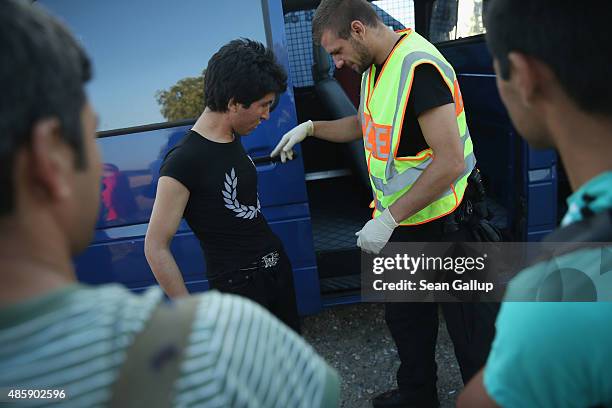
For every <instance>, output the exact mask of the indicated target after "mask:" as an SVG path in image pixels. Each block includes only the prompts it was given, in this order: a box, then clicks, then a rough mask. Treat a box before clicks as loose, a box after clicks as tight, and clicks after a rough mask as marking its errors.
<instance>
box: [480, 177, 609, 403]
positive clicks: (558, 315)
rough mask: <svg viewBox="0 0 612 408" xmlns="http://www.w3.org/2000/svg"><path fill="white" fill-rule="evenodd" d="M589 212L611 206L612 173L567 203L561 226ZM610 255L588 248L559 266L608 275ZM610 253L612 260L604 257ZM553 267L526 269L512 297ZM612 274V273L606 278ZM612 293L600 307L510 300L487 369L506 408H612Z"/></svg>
mask: <svg viewBox="0 0 612 408" xmlns="http://www.w3.org/2000/svg"><path fill="white" fill-rule="evenodd" d="M585 195H586V196H587V197H586V199H585ZM585 207H588V208H589V209H590V210H591V211H593V212H600V211H604V210H607V209H611V208H612V172H606V173H602V174H600V175H599V176H597V177H595V178H594V179H592V180H590V181H589V182H587V183H586V184H585V185H583V186H582V187H581V188H580V189H578V190H577V191H576V192H575V193H574V194H572V195H571V196H570V197H569V198H568V212H567V214H566V215H565V217H564V219H563V222H562V225H568V224H571V223H573V222H577V221H579V220H581V219H582V209H583V208H585ZM602 251H603V252H602ZM611 251H612V247H607V248H604V249H603V250H602V249H584V250H580V251H576V252H573V253H570V254H567V255H565V256H563V257H560V258H559V259H557V260H556V262H557V263H558V264H559V265H560V266H561V265H564V266H568V265H580V269H581V270H582V271H585V272H587V274H589V275H592V276H596V275H602V271H604V269H605V271H604V272H607V270H608V269H609V268H610V266H611V265H610V263H611V262H612V252H611ZM605 252H607V253H608V254H610V257H609V258H607V257H604V256H602V253H605ZM604 258H607V260H606V259H604ZM549 266H550V262H544V263H542V264H537V265H535V266H533V267H531V268H528V269H525V270H524V271H522V272H521V273H520V274H519V275H517V277H516V278H515V279H513V281H512V282H511V284H510V285H509V287H508V292H507V294H506V300H510V299H517V298H520V297H521V296H522V295H524V293H525V287H526V285H528V284H532V283H533V282H534V280H535V279H537V276H541V275H543V274H544V272H543V271H542V270H543V269H544V268H547V267H549ZM607 275H612V273H610V274H606V275H602V276H607ZM608 295H611V294H608ZM611 296H612V295H611ZM611 296H607V297H606V296H603V297H600V298H603V299H606V300H607V301H604V302H597V303H588V302H583V303H570V302H563V303H552V302H539V303H538V302H505V303H504V304H503V305H502V307H501V310H500V312H499V316H498V317H497V322H496V328H497V335H496V337H495V340H494V342H493V346H492V348H491V353H490V355H489V359H488V361H487V365H486V368H485V372H484V385H485V388H486V390H487V393H488V394H489V395H490V396H491V398H493V400H495V402H496V403H497V404H498V405H500V406H502V407H590V406H596V405H603V406H610V407H612V302H611V300H612V297H611Z"/></svg>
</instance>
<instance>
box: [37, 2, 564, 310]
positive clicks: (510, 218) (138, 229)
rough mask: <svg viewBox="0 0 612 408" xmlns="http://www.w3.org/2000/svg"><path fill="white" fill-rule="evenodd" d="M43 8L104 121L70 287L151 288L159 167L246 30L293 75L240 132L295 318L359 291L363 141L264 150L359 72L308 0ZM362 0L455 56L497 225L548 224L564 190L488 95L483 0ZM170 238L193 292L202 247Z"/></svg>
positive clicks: (490, 77) (349, 91)
mask: <svg viewBox="0 0 612 408" xmlns="http://www.w3.org/2000/svg"><path fill="white" fill-rule="evenodd" d="M38 3H39V4H41V5H42V6H43V7H45V8H47V9H48V10H50V11H51V12H52V13H54V14H56V15H58V16H59V17H60V18H61V19H63V20H64V21H65V23H66V24H67V25H68V26H69V27H70V28H71V29H72V30H73V32H74V33H75V34H76V35H77V38H79V40H80V41H81V42H82V43H83V45H84V47H85V48H86V49H87V51H88V53H89V54H90V56H91V57H92V59H93V62H94V79H93V81H92V82H91V83H90V84H89V85H88V93H89V97H90V99H91V100H92V102H93V105H94V106H95V108H96V109H97V111H98V113H99V116H100V126H99V133H98V144H99V147H100V150H101V152H102V156H103V160H104V163H105V164H104V169H103V177H102V191H101V211H100V216H99V220H98V223H97V228H96V231H95V237H94V240H93V242H92V244H91V245H90V247H89V248H88V249H87V250H86V251H85V252H84V253H83V254H82V255H81V256H80V257H78V259H76V260H75V263H76V267H77V275H78V277H79V279H80V280H81V281H83V282H87V283H91V284H99V283H108V282H119V283H121V284H123V285H125V286H126V287H128V288H130V289H131V290H133V291H136V292H137V291H142V290H144V289H145V288H147V287H148V286H151V285H154V284H156V281H155V278H154V276H153V274H152V273H151V270H150V269H149V266H148V264H147V261H146V259H145V256H144V250H143V246H144V236H145V233H146V230H147V225H148V220H149V217H150V215H151V209H152V206H153V201H154V198H155V191H156V185H157V179H158V177H159V175H158V173H159V168H160V164H161V161H162V159H163V158H164V156H165V154H166V152H167V151H168V150H169V149H170V148H172V147H173V146H174V145H175V144H176V143H177V142H178V141H179V140H180V139H181V138H182V137H183V136H184V135H185V133H186V132H187V131H188V130H189V129H190V127H191V125H192V124H193V123H194V122H195V118H196V117H197V116H198V114H199V113H200V112H201V110H202V109H203V105H202V95H203V88H202V85H203V81H202V75H203V70H204V68H205V67H206V64H207V61H208V59H209V58H210V57H211V55H212V54H213V53H214V52H215V51H216V50H217V49H218V48H219V47H220V46H221V45H223V44H225V43H226V42H228V41H230V40H232V39H234V38H237V37H248V38H252V39H255V40H259V41H261V42H263V43H264V44H267V45H268V46H270V47H273V49H274V51H275V53H276V56H277V58H278V59H279V61H280V63H281V64H282V65H283V66H284V67H285V69H286V70H287V71H288V72H289V73H290V80H289V87H288V90H287V92H285V93H284V94H283V95H281V96H280V98H279V100H278V101H277V106H276V107H275V109H274V111H273V112H272V113H271V117H270V119H269V120H268V121H266V122H264V123H262V124H261V125H260V126H259V127H258V128H257V129H256V130H255V131H254V132H253V133H252V134H251V135H249V136H248V137H244V138H243V139H242V140H243V143H244V146H245V149H246V151H247V152H248V154H249V155H250V156H251V158H252V159H253V160H254V162H255V163H256V166H257V170H258V178H259V193H260V198H261V205H262V209H263V213H264V215H265V217H266V219H267V220H268V222H269V223H270V225H271V227H272V229H273V230H274V231H275V233H276V234H277V235H278V236H279V237H280V238H281V239H282V240H283V243H284V245H285V248H286V250H287V253H288V255H289V257H290V259H291V262H292V265H293V271H294V277H295V285H296V293H297V298H298V308H299V312H300V313H301V314H311V313H316V312H318V311H319V310H320V309H321V308H322V307H323V306H329V305H334V304H341V303H347V302H355V301H358V300H359V289H360V277H359V271H360V265H359V262H360V257H359V251H358V248H357V247H356V245H355V236H354V233H355V231H357V230H359V229H360V228H361V227H362V226H363V224H364V223H365V222H366V221H367V220H368V219H369V217H370V216H371V210H370V208H369V203H370V201H371V192H370V191H369V183H368V182H367V170H366V169H365V161H364V159H363V147H362V146H361V142H359V141H357V142H354V143H351V144H348V145H335V144H332V143H328V142H324V141H321V140H318V139H314V138H310V139H313V140H306V141H305V142H304V143H303V144H302V146H301V147H298V155H299V156H298V159H297V160H293V161H291V162H289V163H286V164H280V163H278V162H274V161H271V160H270V159H269V153H270V151H271V150H272V149H273V147H274V146H275V145H276V143H277V142H278V140H279V139H280V138H281V137H282V135H283V134H284V133H285V132H287V131H288V130H290V129H291V128H292V127H293V126H295V125H296V124H297V123H300V122H301V121H303V120H307V119H313V120H317V119H334V118H340V117H343V116H347V115H351V114H354V113H355V112H356V104H357V103H358V92H359V80H360V78H359V76H357V75H356V74H354V73H352V72H350V71H345V70H339V71H336V70H335V69H334V67H333V65H332V64H331V63H330V62H331V61H330V58H329V56H328V55H327V54H326V53H325V51H324V50H322V48H320V47H315V46H313V44H312V37H311V20H312V16H313V14H314V9H315V8H316V5H317V4H318V3H319V2H318V1H317V0H284V1H282V2H281V0H233V1H227V2H218V1H201V0H181V1H180V2H176V1H172V0H146V1H145V0H124V1H118V0H111V1H108V0H91V1H88V2H83V1H80V0H38ZM372 4H373V6H374V8H375V9H376V11H377V12H378V13H379V15H380V16H381V17H382V18H383V20H384V21H385V23H386V24H387V25H389V26H390V27H392V28H394V29H403V28H406V27H415V28H416V30H417V31H419V32H420V33H422V34H425V35H426V36H428V37H429V38H430V39H431V40H432V42H434V43H438V46H439V48H440V49H441V51H442V52H443V53H444V54H445V55H446V56H447V58H448V59H449V61H450V62H451V63H452V64H453V65H454V67H455V69H456V71H457V74H458V76H459V81H460V82H461V87H462V91H463V99H464V103H465V107H466V111H467V115H468V123H469V126H470V130H471V134H472V138H473V140H474V144H475V152H476V157H477V159H478V163H479V167H480V169H481V170H482V173H483V174H484V178H485V182H486V184H487V186H488V190H489V196H490V197H489V198H490V202H489V206H490V207H491V208H492V209H493V212H494V214H495V217H494V222H495V223H496V224H497V225H498V226H499V227H501V228H503V229H504V230H505V231H506V232H507V234H508V236H511V237H513V238H514V239H517V240H538V239H539V238H541V237H542V236H543V235H545V234H547V233H548V232H550V231H551V230H552V229H553V228H554V227H555V225H556V224H557V221H558V220H557V201H558V196H559V197H561V198H562V197H563V192H562V193H561V194H559V193H558V190H559V189H561V190H563V191H565V190H564V189H566V185H567V182H566V181H565V180H564V178H563V177H562V176H561V177H560V176H559V174H558V173H560V171H559V170H558V163H557V158H556V156H555V154H554V153H553V152H534V151H532V150H531V149H529V148H528V147H527V145H526V144H525V143H524V142H523V141H522V140H521V139H520V138H519V137H518V135H517V134H516V131H515V130H514V129H513V127H512V125H511V124H510V121H509V119H508V116H507V113H506V111H505V109H504V107H503V106H502V104H501V102H500V100H499V96H498V94H497V90H496V88H495V76H494V74H493V69H492V63H491V58H490V56H489V54H488V52H487V49H486V46H485V43H484V37H483V35H482V33H483V32H484V28H483V25H482V13H483V11H484V8H485V6H486V0H485V1H484V3H483V0H379V1H373V2H372ZM203 177H205V175H203ZM559 180H562V181H561V182H560V181H559ZM562 186H565V187H562ZM171 248H172V252H173V254H174V255H175V258H176V260H177V263H178V265H179V267H180V269H181V271H182V273H183V275H184V279H185V283H186V285H187V287H188V289H189V290H190V291H191V292H197V291H203V290H206V289H207V288H208V284H207V280H206V271H205V264H204V260H203V255H202V252H201V249H200V246H199V243H198V241H197V239H196V238H195V236H194V235H193V233H192V232H191V231H190V229H189V227H188V226H187V225H186V224H185V223H184V222H182V223H181V225H180V227H179V230H178V232H177V235H176V237H175V238H174V240H173V242H172V246H171Z"/></svg>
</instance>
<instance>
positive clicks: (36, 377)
mask: <svg viewBox="0 0 612 408" xmlns="http://www.w3.org/2000/svg"><path fill="white" fill-rule="evenodd" d="M89 76H90V66H89V62H88V59H87V56H86V55H85V53H84V52H83V50H82V49H81V48H80V47H79V46H78V45H77V43H76V42H75V40H74V39H73V38H72V36H71V35H70V34H69V32H68V31H67V30H66V29H65V28H64V27H63V26H61V25H60V24H59V23H57V22H56V21H55V20H54V19H52V18H51V17H49V16H48V15H47V14H46V13H44V12H43V11H42V10H40V9H39V8H38V7H37V6H36V5H31V4H30V2H25V1H22V2H20V1H17V0H3V1H2V2H0V89H2V92H1V93H0V163H1V166H2V169H1V171H0V189H1V191H2V194H0V265H2V266H1V270H0V392H1V394H0V405H3V403H4V402H11V401H13V402H14V401H15V400H17V399H19V400H21V401H22V402H23V399H22V398H23V397H27V402H28V403H29V404H30V405H34V406H46V405H51V404H56V403H57V402H60V405H61V406H67V407H70V406H73V407H93V406H171V405H173V406H181V407H184V406H207V407H208V406H210V407H234V406H236V407H237V406H240V407H242V406H245V407H247V406H258V407H269V406H270V407H271V406H281V407H331V406H336V405H337V400H338V388H339V387H338V378H337V375H336V373H335V372H334V371H333V370H332V369H331V368H330V367H329V366H328V365H327V364H326V363H325V362H324V361H323V360H322V359H321V358H320V357H319V356H317V354H316V353H315V352H314V351H313V349H312V348H311V347H309V346H308V345H307V344H306V343H305V342H304V341H303V340H302V339H301V338H300V337H299V336H298V335H297V334H295V333H294V332H293V331H292V330H290V329H288V328H287V327H286V326H285V325H283V324H282V323H281V322H279V321H278V320H277V319H275V318H274V317H273V316H272V315H270V314H269V313H268V312H267V311H265V310H264V309H262V308H261V307H259V306H258V305H256V304H254V303H252V302H250V301H248V300H245V299H241V298H238V297H234V296H230V295H222V294H219V293H217V292H210V293H207V294H205V295H201V296H199V297H193V298H191V300H188V301H183V302H177V303H175V304H171V305H166V304H164V303H163V301H162V299H163V296H162V293H161V291H160V290H159V289H152V290H150V291H148V292H147V293H145V294H144V295H142V296H137V295H133V294H131V293H130V292H128V291H127V290H125V289H124V288H122V287H120V286H118V285H106V286H99V287H88V286H85V285H81V284H79V283H77V282H76V277H75V272H74V268H73V266H72V257H73V256H74V255H75V254H77V253H79V252H80V251H81V250H83V249H84V248H85V247H86V246H87V245H88V243H89V241H90V238H91V235H92V232H93V228H94V224H95V221H96V217H97V214H98V201H99V186H100V182H99V181H100V169H101V165H100V157H99V153H98V150H97V146H96V143H95V133H96V132H95V130H96V117H95V114H94V111H93V108H92V106H91V105H90V104H89V103H88V101H87V97H86V95H85V92H84V89H83V85H84V83H85V82H86V81H87V80H88V79H89ZM183 332H184V333H183ZM182 333H183V334H182ZM172 367H176V370H175V371H174V369H173V368H172ZM52 391H53V392H52ZM55 391H57V392H55ZM60 400H61V401H60Z"/></svg>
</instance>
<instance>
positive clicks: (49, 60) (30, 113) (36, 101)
mask: <svg viewBox="0 0 612 408" xmlns="http://www.w3.org/2000/svg"><path fill="white" fill-rule="evenodd" d="M89 78H90V65H89V60H88V59H87V56H86V55H85V53H84V52H83V50H82V49H81V47H80V46H79V45H78V44H77V42H76V41H75V40H74V38H73V37H72V35H71V34H70V33H69V32H68V30H67V29H66V28H64V26H63V25H61V24H60V23H58V21H57V20H55V19H54V18H52V17H51V16H49V15H48V14H47V13H46V12H44V11H43V10H42V9H41V8H39V7H38V6H36V5H32V4H31V3H29V2H26V1H18V0H2V1H0V191H2V193H1V194H0V215H5V214H8V213H11V212H12V211H13V207H14V185H13V180H14V175H13V170H14V163H15V157H16V155H17V152H18V151H19V150H20V149H22V148H24V147H27V146H29V144H30V142H31V132H32V128H33V126H34V125H35V123H36V122H37V121H39V120H41V119H44V118H50V117H55V118H57V119H58V120H59V121H60V124H61V129H62V132H61V137H62V138H63V140H64V141H65V142H66V143H67V144H68V145H70V146H71V147H72V148H73V149H74V151H75V152H76V163H75V166H76V167H77V168H83V167H84V166H85V160H84V154H83V139H82V134H81V111H82V108H83V106H84V103H85V100H86V96H85V92H84V90H83V84H84V82H86V81H87V80H89Z"/></svg>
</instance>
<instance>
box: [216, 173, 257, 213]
mask: <svg viewBox="0 0 612 408" xmlns="http://www.w3.org/2000/svg"><path fill="white" fill-rule="evenodd" d="M223 187H224V189H223V191H221V193H222V194H223V201H225V207H226V208H228V209H230V210H232V211H233V212H234V213H235V214H234V215H235V216H236V217H238V218H244V219H249V220H252V219H253V218H255V217H257V213H259V212H260V211H261V205H260V204H259V194H258V195H257V207H254V206H252V205H244V204H240V202H238V199H237V198H236V196H237V194H238V177H237V176H236V172H235V171H234V168H233V167H232V170H231V171H230V174H227V173H226V174H225V182H224V183H223Z"/></svg>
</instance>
